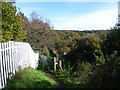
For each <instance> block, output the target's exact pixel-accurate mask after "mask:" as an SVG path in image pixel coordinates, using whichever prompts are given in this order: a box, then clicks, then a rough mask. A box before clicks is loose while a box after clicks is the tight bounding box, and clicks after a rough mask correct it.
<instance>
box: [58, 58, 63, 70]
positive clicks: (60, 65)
mask: <svg viewBox="0 0 120 90" xmlns="http://www.w3.org/2000/svg"><path fill="white" fill-rule="evenodd" d="M59 67H60V69H61V70H62V71H63V69H62V60H60V61H59Z"/></svg>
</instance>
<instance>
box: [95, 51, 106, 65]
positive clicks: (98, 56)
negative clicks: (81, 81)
mask: <svg viewBox="0 0 120 90" xmlns="http://www.w3.org/2000/svg"><path fill="white" fill-rule="evenodd" d="M94 56H95V58H96V65H102V64H105V56H104V54H103V53H102V51H101V50H100V49H99V50H96V51H95V53H94Z"/></svg>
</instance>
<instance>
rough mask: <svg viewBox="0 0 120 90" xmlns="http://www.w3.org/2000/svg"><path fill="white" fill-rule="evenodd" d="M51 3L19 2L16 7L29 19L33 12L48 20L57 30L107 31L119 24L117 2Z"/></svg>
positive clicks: (114, 0)
mask: <svg viewBox="0 0 120 90" xmlns="http://www.w3.org/2000/svg"><path fill="white" fill-rule="evenodd" d="M45 1H46V2H45ZM50 1H51V2H48V0H44V2H43V1H42V0H34V1H32V0H31V1H27V0H24V1H19V0H17V2H16V3H15V5H16V6H17V7H18V8H20V10H21V11H22V12H23V13H24V15H25V16H27V17H28V18H29V19H30V14H31V13H32V12H33V11H35V12H36V13H37V14H39V15H40V16H43V18H44V19H45V18H47V19H48V20H50V24H51V25H52V26H53V27H54V29H55V30H80V31H81V30H106V29H110V28H111V27H113V26H114V25H115V24H116V23H117V16H118V1H117V0H104V1H102V0H101V2H100V1H99V2H98V0H87V1H86V0H74V1H73V0H66V1H64V0H61V1H58V2H56V1H55V0H50Z"/></svg>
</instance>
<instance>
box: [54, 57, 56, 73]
mask: <svg viewBox="0 0 120 90" xmlns="http://www.w3.org/2000/svg"><path fill="white" fill-rule="evenodd" d="M54 71H56V57H54Z"/></svg>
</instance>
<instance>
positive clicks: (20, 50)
mask: <svg viewBox="0 0 120 90" xmlns="http://www.w3.org/2000/svg"><path fill="white" fill-rule="evenodd" d="M38 58H39V53H35V52H34V51H33V49H32V48H31V46H30V45H29V43H23V42H13V41H9V42H5V43H0V88H3V87H4V86H5V84H6V83H7V79H8V78H10V77H11V76H12V74H15V72H16V71H18V70H19V69H21V68H24V67H32V68H34V69H35V68H36V67H37V66H38Z"/></svg>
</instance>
